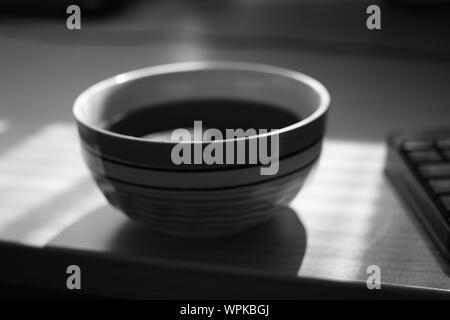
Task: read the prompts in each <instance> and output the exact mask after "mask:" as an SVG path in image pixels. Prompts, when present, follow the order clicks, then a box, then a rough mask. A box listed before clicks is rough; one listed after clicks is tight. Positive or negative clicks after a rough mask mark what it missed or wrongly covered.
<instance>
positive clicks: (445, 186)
mask: <svg viewBox="0 0 450 320" xmlns="http://www.w3.org/2000/svg"><path fill="white" fill-rule="evenodd" d="M428 184H429V185H430V187H431V189H432V190H433V192H434V193H436V194H442V193H450V179H431V180H430V181H429V182H428Z"/></svg>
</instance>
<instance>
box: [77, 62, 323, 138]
mask: <svg viewBox="0 0 450 320" xmlns="http://www.w3.org/2000/svg"><path fill="white" fill-rule="evenodd" d="M214 69H227V70H237V71H239V70H241V71H242V70H243V71H255V72H260V73H268V74H273V75H278V76H282V77H286V78H290V79H293V80H296V81H299V82H302V83H304V84H306V85H307V86H309V87H310V88H311V89H313V90H315V91H316V92H317V93H318V95H319V99H320V102H319V106H318V107H317V108H316V110H315V111H314V112H313V113H312V114H310V115H309V116H307V117H306V118H304V119H302V120H300V121H298V122H296V123H294V124H292V125H289V126H287V127H283V128H280V129H276V130H272V131H269V132H267V133H264V134H257V135H253V136H249V137H239V138H233V139H223V140H213V141H179V142H178V141H177V142H176V141H149V140H147V139H145V138H140V137H135V136H129V135H125V134H120V133H116V132H112V131H109V130H107V129H104V128H101V127H98V126H93V125H91V124H89V123H86V122H85V121H84V120H83V119H82V118H83V117H82V116H81V114H80V112H81V111H80V110H81V105H82V104H83V103H84V101H85V100H86V99H88V98H89V96H90V95H93V94H95V93H97V92H99V91H103V90H105V89H106V88H110V87H113V86H115V85H118V84H121V83H124V82H131V81H133V80H137V79H140V78H146V77H151V76H156V75H161V74H166V73H177V72H187V71H201V70H214ZM329 105H330V94H329V92H328V90H327V89H326V88H325V86H324V85H323V84H322V83H320V82H319V81H318V80H316V79H314V78H312V77H310V76H308V75H306V74H304V73H301V72H298V71H293V70H290V69H287V68H283V67H277V66H272V65H267V64H262V63H253V62H238V61H188V62H177V63H169V64H163V65H157V66H151V67H146V68H141V69H136V70H132V71H128V72H125V73H122V74H118V75H116V76H113V77H110V78H107V79H105V80H101V81H100V82H97V83H95V84H93V85H92V86H90V87H88V88H87V89H86V90H84V91H83V92H82V93H81V94H80V95H79V96H78V97H77V99H76V100H75V102H74V105H73V109H72V111H73V115H74V116H75V119H76V120H77V121H78V122H80V123H81V124H83V125H84V126H86V127H88V128H90V129H91V130H93V131H97V132H100V133H102V134H105V135H110V136H115V137H117V138H121V139H126V140H133V141H139V142H145V143H151V144H158V143H163V144H179V143H187V144H210V143H231V142H233V143H234V142H236V141H241V140H251V139H261V138H266V137H270V136H272V135H281V134H283V133H286V132H289V131H292V130H294V129H298V128H300V127H302V126H305V125H307V124H309V123H311V122H313V121H314V120H316V119H317V118H319V117H321V116H322V115H323V114H324V113H326V111H327V110H328V107H329Z"/></svg>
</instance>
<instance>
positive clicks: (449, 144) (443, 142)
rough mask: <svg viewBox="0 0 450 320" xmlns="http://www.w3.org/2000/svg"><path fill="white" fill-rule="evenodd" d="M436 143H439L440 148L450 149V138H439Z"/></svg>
mask: <svg viewBox="0 0 450 320" xmlns="http://www.w3.org/2000/svg"><path fill="white" fill-rule="evenodd" d="M436 145H437V146H438V148H440V149H444V150H450V138H447V139H439V140H438V141H437V142H436Z"/></svg>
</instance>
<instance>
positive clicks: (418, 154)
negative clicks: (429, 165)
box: [408, 150, 443, 163]
mask: <svg viewBox="0 0 450 320" xmlns="http://www.w3.org/2000/svg"><path fill="white" fill-rule="evenodd" d="M408 157H409V158H410V159H411V160H412V161H413V162H414V163H421V162H435V161H441V160H443V159H442V157H441V155H440V154H439V153H437V152H436V151H434V150H428V151H413V152H410V153H408Z"/></svg>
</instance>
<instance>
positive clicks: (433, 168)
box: [419, 162, 450, 178]
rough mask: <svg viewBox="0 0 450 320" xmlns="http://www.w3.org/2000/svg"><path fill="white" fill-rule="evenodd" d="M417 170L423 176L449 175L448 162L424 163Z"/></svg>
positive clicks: (449, 166)
mask: <svg viewBox="0 0 450 320" xmlns="http://www.w3.org/2000/svg"><path fill="white" fill-rule="evenodd" d="M419 171H420V172H421V173H422V175H423V176H424V177H425V178H436V177H442V178H445V177H450V163H448V162H447V163H445V162H444V163H436V164H424V165H421V166H420V167H419Z"/></svg>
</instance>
